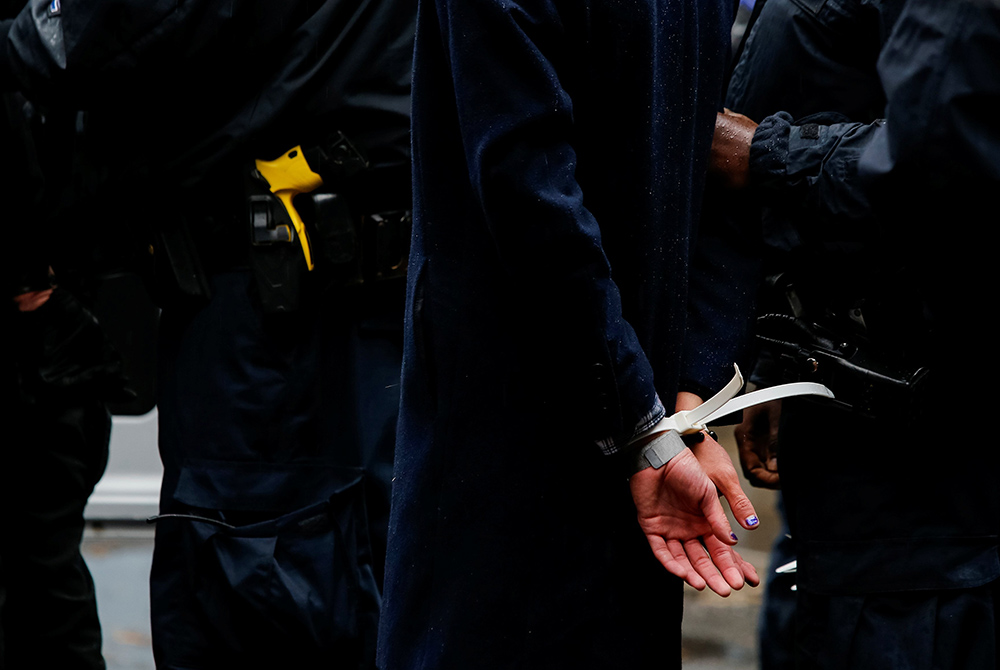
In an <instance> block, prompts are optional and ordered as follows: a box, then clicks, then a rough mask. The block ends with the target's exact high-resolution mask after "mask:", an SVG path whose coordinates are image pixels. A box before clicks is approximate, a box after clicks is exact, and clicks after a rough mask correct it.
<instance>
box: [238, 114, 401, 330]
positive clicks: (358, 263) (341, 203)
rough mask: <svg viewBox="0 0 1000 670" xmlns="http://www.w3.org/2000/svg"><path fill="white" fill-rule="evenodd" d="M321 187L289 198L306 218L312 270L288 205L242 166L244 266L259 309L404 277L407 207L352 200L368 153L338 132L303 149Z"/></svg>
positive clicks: (290, 306)
mask: <svg viewBox="0 0 1000 670" xmlns="http://www.w3.org/2000/svg"><path fill="white" fill-rule="evenodd" d="M303 153H304V154H305V156H306V158H307V159H308V162H309V166H310V167H311V168H312V169H313V170H315V171H316V172H317V173H319V174H320V175H321V176H322V178H323V186H321V187H320V188H318V189H317V190H315V191H312V192H309V193H302V194H299V195H297V196H295V198H294V205H295V208H296V210H298V212H299V215H300V216H301V218H302V221H303V223H304V224H305V231H306V235H307V243H308V245H309V248H310V250H311V257H312V262H313V264H314V268H313V269H312V270H310V269H309V268H308V267H307V263H306V260H305V256H304V253H303V250H302V244H301V241H300V240H299V239H298V238H297V233H296V231H295V228H294V226H293V225H292V221H291V218H290V216H289V213H288V211H287V210H286V209H285V207H284V205H283V203H282V202H281V201H280V200H279V199H278V198H277V197H275V196H274V195H273V194H272V193H271V190H270V188H269V185H268V183H267V181H266V180H265V179H263V178H262V177H261V175H260V174H259V173H258V172H257V171H256V170H255V169H253V168H250V169H248V170H247V178H246V193H247V215H248V219H249V221H248V222H249V232H250V252H249V265H250V269H251V271H252V273H253V276H254V284H255V288H256V292H257V295H258V298H259V300H260V304H261V307H262V309H263V310H264V311H265V312H266V313H281V312H291V311H294V310H296V309H298V308H299V307H300V306H301V304H302V302H303V301H304V300H308V299H309V298H310V297H312V296H316V295H319V294H321V293H323V292H324V291H326V290H329V289H332V288H337V287H347V286H354V285H359V284H364V283H367V282H374V281H380V280H385V279H392V278H396V277H402V276H404V275H405V274H406V263H407V260H408V258H409V246H410V230H411V227H412V224H411V216H410V212H409V211H408V210H396V211H364V210H365V209H371V208H370V207H365V206H363V205H359V204H358V202H357V201H356V200H355V199H352V198H351V190H352V183H354V182H355V178H356V177H357V176H358V175H360V174H362V173H363V172H365V171H366V170H369V166H368V163H367V161H366V160H365V158H364V157H363V156H362V155H361V153H360V152H358V151H357V149H355V148H354V146H353V145H352V144H351V143H350V142H349V141H348V140H347V138H346V137H344V135H343V134H342V133H337V134H336V135H335V136H334V137H333V138H332V139H331V140H330V141H328V142H327V143H326V144H324V145H322V146H319V147H314V148H311V149H307V150H305V151H304V152H303Z"/></svg>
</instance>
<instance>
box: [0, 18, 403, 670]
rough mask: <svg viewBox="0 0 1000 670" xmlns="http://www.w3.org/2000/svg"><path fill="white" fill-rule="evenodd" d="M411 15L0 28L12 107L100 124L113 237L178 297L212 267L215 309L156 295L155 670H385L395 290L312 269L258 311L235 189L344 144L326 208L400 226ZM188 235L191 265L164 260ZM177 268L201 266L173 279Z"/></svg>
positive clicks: (245, 222)
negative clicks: (262, 172) (296, 290)
mask: <svg viewBox="0 0 1000 670" xmlns="http://www.w3.org/2000/svg"><path fill="white" fill-rule="evenodd" d="M414 13H415V11H414V7H413V3H411V2H408V1H406V0H401V1H396V0H384V1H380V2H366V1H360V0H359V1H354V0H344V1H340V0H328V1H323V2H311V1H302V2H297V1H292V2H280V3H267V2H238V3H225V4H219V3H215V2H201V1H196V2H185V3H176V2H152V3H150V2H133V1H129V0H107V1H99V2H92V3H86V4H74V3H70V4H68V5H65V6H64V5H63V4H61V3H59V2H53V3H50V2H32V3H30V4H29V6H28V7H27V8H25V10H24V11H23V12H22V13H21V15H20V16H19V17H18V19H17V20H15V21H14V22H12V24H6V25H5V26H4V28H5V30H6V34H7V39H6V40H5V41H4V45H5V49H4V56H5V57H4V58H2V59H0V77H2V78H3V82H4V85H5V86H8V87H12V88H13V87H16V88H23V89H24V90H25V91H27V92H28V93H29V94H30V95H32V96H38V97H40V98H44V99H46V100H48V101H51V102H52V103H53V104H57V103H66V104H72V105H75V106H79V107H84V108H86V109H87V110H88V116H87V133H86V140H85V142H84V146H83V150H84V151H85V154H84V158H83V160H85V161H86V162H87V164H88V165H89V166H91V169H90V170H89V174H90V175H93V176H94V177H95V181H97V182H98V183H97V184H96V186H95V187H94V188H92V189H91V192H89V194H90V195H93V196H94V198H95V199H94V200H93V201H92V203H95V202H96V203H97V205H102V204H103V205H104V207H103V208H99V209H97V211H98V212H103V213H104V215H103V216H102V218H101V219H99V220H100V221H101V222H102V224H104V225H117V226H118V230H120V231H122V232H123V234H126V235H127V234H129V233H130V231H131V234H132V235H135V236H136V237H141V235H136V234H135V231H136V229H139V231H140V232H144V231H145V230H146V229H153V230H155V231H156V232H157V233H160V234H161V235H160V236H159V237H158V238H157V242H156V243H154V244H153V259H154V262H155V263H157V264H159V265H160V266H163V265H167V264H173V266H174V267H175V268H177V267H181V272H176V271H175V272H174V274H175V275H176V277H177V278H179V280H184V279H188V280H190V279H191V276H190V275H185V274H184V270H191V269H197V265H198V264H200V266H201V270H202V273H201V275H202V276H201V281H202V282H203V283H204V284H205V285H206V286H207V288H208V291H207V292H202V293H203V294H202V295H201V296H200V297H198V298H192V297H191V296H185V295H183V294H181V295H178V294H177V293H176V292H175V293H170V292H169V291H163V292H162V293H161V297H162V298H163V314H162V322H161V326H162V327H161V333H160V343H159V344H160V359H159V397H158V405H159V412H160V450H161V456H162V459H163V463H164V479H163V486H162V490H161V512H162V514H163V515H164V518H162V519H161V520H160V522H159V523H158V525H157V538H156V548H155V552H154V560H153V575H152V580H151V581H152V585H151V591H152V610H153V611H152V619H153V637H154V640H153V646H154V654H155V657H156V661H157V665H158V667H162V668H219V667H230V666H232V667H247V668H252V667H268V668H271V667H282V666H287V667H296V668H313V667H330V666H331V665H336V666H337V667H345V668H370V667H372V666H373V664H374V649H375V640H374V638H375V632H376V626H377V618H378V607H379V599H380V596H379V589H378V575H380V574H381V571H382V568H381V563H382V560H383V556H384V551H385V550H384V543H385V540H384V536H385V528H386V525H387V517H388V487H389V479H390V476H391V474H390V469H391V459H392V449H393V444H394V427H395V417H396V410H397V406H398V398H399V386H398V384H399V377H398V375H399V361H400V357H401V348H402V345H401V318H400V314H401V309H402V301H403V288H404V287H403V283H402V282H401V281H400V280H399V279H397V280H396V281H395V282H393V281H386V282H385V283H384V284H382V283H377V285H375V284H373V283H372V282H367V283H365V284H364V285H362V286H346V285H345V284H346V281H338V282H335V281H333V280H332V279H331V277H332V276H333V273H331V272H330V267H329V266H327V267H326V269H325V270H323V269H322V268H321V267H320V266H321V265H322V263H318V264H317V265H318V267H317V272H316V273H315V274H319V273H320V272H325V274H324V275H323V280H322V281H321V280H319V279H316V278H315V275H308V276H307V277H306V279H305V282H306V286H305V288H304V290H303V294H302V296H303V297H302V300H301V302H300V304H299V309H298V310H297V311H294V312H292V313H286V314H273V313H268V312H266V310H265V309H263V307H262V300H261V299H260V298H261V295H262V294H261V293H260V292H259V291H260V289H259V286H258V285H256V284H255V283H254V282H253V280H252V278H251V276H252V275H251V272H250V269H249V266H250V264H251V263H250V259H251V257H252V251H251V249H250V245H249V239H250V219H249V215H248V204H247V200H246V192H245V191H244V182H245V179H246V176H247V174H248V172H249V170H250V169H251V168H252V166H253V160H254V159H273V158H275V157H277V156H279V155H281V154H282V153H283V152H285V151H287V150H288V149H291V148H292V147H294V146H296V145H301V146H302V147H303V148H306V149H307V150H308V149H309V148H311V147H315V146H316V145H319V144H323V143H325V142H327V140H328V139H329V138H330V137H331V136H332V135H334V134H335V133H337V132H338V131H339V132H342V133H343V134H344V135H345V136H346V137H347V139H348V140H349V141H350V142H351V143H352V145H353V146H354V147H355V148H356V149H357V150H358V151H359V152H360V153H361V154H363V155H364V157H365V158H366V159H367V163H368V167H367V168H366V169H364V170H361V171H360V172H357V173H353V172H352V174H350V175H347V174H346V173H343V174H341V173H337V174H334V175H333V176H331V174H324V175H323V176H324V179H325V180H326V184H325V187H324V191H325V192H333V193H334V194H335V195H336V196H337V197H338V198H342V199H343V200H346V202H347V207H348V211H349V216H350V219H351V220H352V221H354V222H356V223H357V222H359V221H360V219H361V217H362V216H367V215H374V214H377V213H380V212H385V211H388V210H394V211H398V210H405V209H407V208H408V206H409V200H410V197H409V78H410V63H411V54H412V39H413V19H414ZM236 73H238V74H236ZM316 167H317V168H318V166H316ZM318 169H322V168H318ZM110 205H113V207H112V206H110ZM302 207H303V209H308V208H307V207H306V206H305V204H303V205H302ZM109 210H110V213H109ZM121 213H125V214H126V216H125V217H117V216H115V214H121ZM341 222H342V220H341ZM178 231H180V232H179V233H178ZM380 231H381V229H380ZM354 232H355V234H358V235H360V233H359V231H357V230H355V231H354ZM167 233H169V234H170V235H168V234H167ZM178 234H179V235H180V239H182V240H183V239H186V240H188V241H189V242H190V244H189V245H188V246H183V245H182V246H180V247H177V246H176V245H175V246H172V244H174V243H173V242H171V243H167V242H166V240H177V239H178ZM379 234H381V232H380V233H379ZM317 243H318V240H317ZM296 244H297V242H296ZM353 244H354V240H353V239H352V240H351V244H349V245H347V246H346V247H341V249H343V248H348V249H357V248H359V247H360V246H361V244H362V241H361V240H360V238H359V239H358V240H357V246H351V245H353ZM316 248H317V249H318V248H319V246H317V247H316ZM177 249H185V250H186V251H187V252H190V255H193V257H195V258H197V260H198V263H197V264H192V263H186V264H184V265H183V266H179V265H178V264H177V263H174V261H175V256H173V253H174V251H176V250H177ZM373 250H374V249H373V248H368V251H369V252H371V251H373ZM317 255H319V254H317ZM327 257H329V255H328V256H327ZM168 261H169V263H168ZM300 262H301V261H300ZM167 274H168V275H169V274H170V273H169V270H168V273H167ZM161 276H163V275H161ZM371 278H372V276H366V279H371ZM177 284H178V286H179V287H180V288H181V289H185V290H187V289H190V288H191V284H190V282H189V283H187V284H185V282H184V281H178V282H177ZM194 284H196V285H197V284H198V281H194ZM327 284H329V285H330V286H331V287H329V290H323V289H324V288H325V287H327ZM181 293H183V291H181Z"/></svg>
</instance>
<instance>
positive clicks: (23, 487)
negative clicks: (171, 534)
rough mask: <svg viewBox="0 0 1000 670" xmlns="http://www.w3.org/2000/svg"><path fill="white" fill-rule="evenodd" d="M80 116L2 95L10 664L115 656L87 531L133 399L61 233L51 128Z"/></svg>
mask: <svg viewBox="0 0 1000 670" xmlns="http://www.w3.org/2000/svg"><path fill="white" fill-rule="evenodd" d="M43 120H44V123H42V121H43ZM66 121H70V122H71V121H72V115H70V116H69V117H66V116H63V115H60V114H49V113H48V112H43V111H42V110H39V109H37V108H36V107H35V106H33V105H32V104H31V103H29V102H27V101H26V100H25V99H24V98H23V97H21V96H19V95H17V94H14V93H7V94H4V95H3V96H2V97H0V147H2V149H0V151H2V154H3V156H4V161H3V165H2V167H0V184H2V186H0V190H2V192H3V194H4V202H5V209H4V217H5V218H4V222H5V224H6V228H5V230H6V235H5V241H4V244H3V246H2V251H0V253H2V255H3V262H2V263H0V268H2V285H3V289H4V296H5V304H4V308H3V310H0V312H2V316H0V319H2V330H3V332H4V333H5V336H6V338H7V339H6V340H5V344H6V353H5V354H4V356H3V364H2V384H3V389H4V391H3V398H4V404H3V419H4V421H3V425H4V427H5V435H4V438H3V447H2V449H0V526H2V528H3V533H2V536H0V668H6V669H8V670H16V669H18V668H34V667H63V668H80V669H87V670H91V669H93V670H102V669H103V668H104V667H105V665H104V660H103V658H102V656H101V627H100V623H99V621H98V614H97V603H96V598H95V592H94V584H93V581H92V580H91V576H90V572H89V570H88V569H87V565H86V563H85V561H84V559H83V557H82V556H81V554H80V540H81V538H82V535H83V531H84V518H83V511H84V507H85V506H86V504H87V500H88V498H89V496H90V494H91V492H92V491H93V489H94V486H95V485H96V484H97V482H98V480H99V479H100V478H101V475H102V474H103V473H104V468H105V466H106V464H107V459H108V438H109V435H110V428H111V420H110V415H109V414H108V406H107V403H108V401H112V400H122V399H123V396H124V387H123V383H124V379H123V377H122V363H121V360H120V358H119V356H118V355H117V353H116V352H115V351H114V350H113V349H112V348H111V346H110V345H109V344H108V341H107V339H106V338H105V335H104V331H103V330H102V327H101V326H100V325H99V324H98V322H97V320H96V319H95V317H94V315H93V312H92V311H91V308H90V305H91V304H92V300H91V292H90V288H91V286H90V282H88V281H87V276H86V275H89V272H88V273H86V275H85V274H84V273H83V272H81V265H82V264H83V263H85V262H86V259H84V258H81V254H80V253H79V252H78V250H75V249H68V248H66V247H65V246H64V245H63V244H61V243H60V241H59V240H57V239H53V238H52V236H50V235H49V232H50V230H51V228H52V226H53V225H54V219H55V217H56V216H57V210H58V208H56V207H54V206H53V202H55V201H60V200H61V197H60V193H61V186H62V185H64V184H63V183H62V180H61V178H60V177H61V176H62V175H64V174H65V173H66V169H67V168H68V167H69V166H70V160H69V159H70V154H69V152H68V151H66V147H65V146H64V145H59V144H56V143H54V142H51V141H49V140H52V139H53V134H54V133H55V134H58V133H61V132H62V131H63V130H65V129H67V128H68V130H69V132H70V134H72V125H69V126H67V125H66V123H65V122H66ZM57 168H58V169H57Z"/></svg>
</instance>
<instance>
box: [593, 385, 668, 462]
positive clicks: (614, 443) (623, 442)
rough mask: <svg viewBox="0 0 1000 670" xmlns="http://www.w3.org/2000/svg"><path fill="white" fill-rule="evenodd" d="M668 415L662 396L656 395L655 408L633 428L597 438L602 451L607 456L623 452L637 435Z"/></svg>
mask: <svg viewBox="0 0 1000 670" xmlns="http://www.w3.org/2000/svg"><path fill="white" fill-rule="evenodd" d="M666 415H667V411H666V409H664V407H663V403H662V402H660V397H659V396H656V402H655V404H654V405H653V408H652V409H651V410H649V412H647V413H646V414H645V415H644V416H643V417H642V418H641V419H639V423H638V424H636V425H635V426H634V427H633V429H632V430H631V431H630V432H628V433H626V434H624V435H617V436H613V437H607V438H605V439H602V440H597V446H598V447H600V449H601V452H602V453H603V454H605V455H607V456H610V455H611V454H616V453H619V452H621V451H622V450H623V449H624V448H625V447H626V446H627V445H628V444H629V443H630V442H631V441H632V440H633V439H634V438H635V437H636V436H638V435H640V434H642V433H644V432H646V431H647V430H649V429H650V428H652V427H653V426H655V425H656V424H657V423H658V422H659V421H660V419H662V418H663V417H665V416H666Z"/></svg>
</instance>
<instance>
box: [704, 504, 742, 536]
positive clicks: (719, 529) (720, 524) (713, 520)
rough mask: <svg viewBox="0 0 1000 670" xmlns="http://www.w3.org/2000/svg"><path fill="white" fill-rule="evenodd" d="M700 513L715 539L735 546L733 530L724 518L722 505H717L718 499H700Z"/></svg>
mask: <svg viewBox="0 0 1000 670" xmlns="http://www.w3.org/2000/svg"><path fill="white" fill-rule="evenodd" d="M748 502H749V501H748ZM701 513H702V514H703V515H705V520H706V521H708V525H709V526H710V527H711V528H712V534H713V535H715V537H717V538H718V539H719V540H720V541H722V543H723V544H727V545H733V544H736V535H735V534H734V533H733V528H732V526H730V525H729V519H727V518H726V513H725V512H724V511H723V509H722V504H721V503H719V499H718V498H717V497H716V496H714V495H706V496H704V497H703V498H702V500H701Z"/></svg>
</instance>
